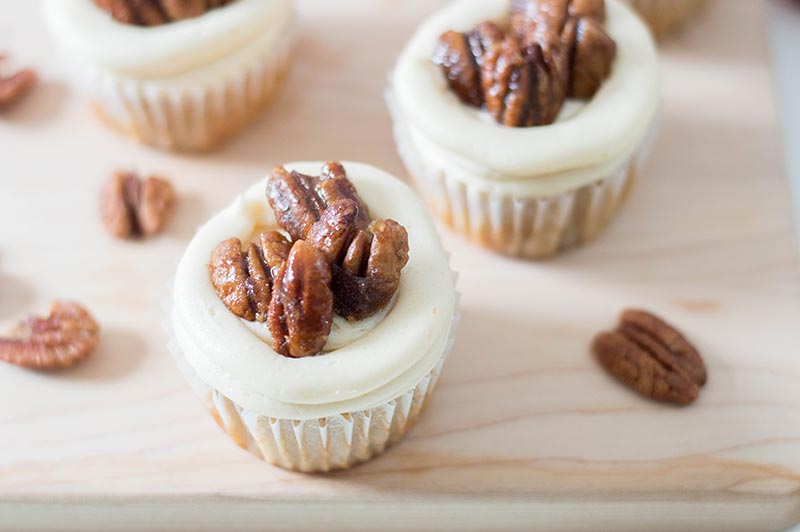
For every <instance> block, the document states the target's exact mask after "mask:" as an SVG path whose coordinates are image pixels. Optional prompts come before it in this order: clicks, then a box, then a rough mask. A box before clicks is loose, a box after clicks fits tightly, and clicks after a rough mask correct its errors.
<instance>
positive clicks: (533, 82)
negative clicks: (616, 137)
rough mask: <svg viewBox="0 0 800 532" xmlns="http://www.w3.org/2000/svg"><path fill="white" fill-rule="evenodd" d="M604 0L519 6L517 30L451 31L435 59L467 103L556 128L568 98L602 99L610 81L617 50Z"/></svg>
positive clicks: (515, 6)
mask: <svg viewBox="0 0 800 532" xmlns="http://www.w3.org/2000/svg"><path fill="white" fill-rule="evenodd" d="M604 19H605V2H604V1H603V0H514V1H513V2H512V4H511V9H510V20H511V24H510V30H509V31H508V32H504V31H503V30H502V29H501V28H500V27H499V26H498V25H496V24H495V23H493V22H482V23H481V24H479V25H478V26H477V27H476V28H475V29H474V30H472V31H469V32H466V33H459V32H454V31H448V32H446V33H444V34H443V35H442V36H441V37H440V39H439V43H438V45H437V47H436V50H435V51H434V54H433V60H434V62H435V63H436V64H438V65H439V66H440V67H441V68H442V70H443V72H444V74H445V76H446V78H447V82H448V84H449V86H450V88H451V89H452V90H453V91H454V92H455V93H456V94H457V95H458V97H459V98H460V99H461V101H463V102H464V103H466V104H468V105H472V106H475V107H481V106H482V107H485V109H486V110H487V112H489V114H490V115H491V116H492V117H493V118H494V119H495V120H496V121H497V122H498V123H500V124H503V125H505V126H508V127H530V126H539V125H547V124H552V123H553V122H555V120H556V119H557V118H558V115H559V113H560V111H561V108H562V107H563V105H564V102H565V101H566V99H567V97H572V98H580V99H588V98H591V97H593V96H594V94H595V93H596V92H597V90H598V89H599V88H600V85H601V84H602V82H603V81H604V80H605V79H606V78H607V77H608V76H609V75H610V73H611V65H612V63H613V60H614V57H615V56H616V44H615V43H614V41H613V39H611V37H610V36H609V35H608V34H607V33H606V32H605V29H604V28H603V20H604Z"/></svg>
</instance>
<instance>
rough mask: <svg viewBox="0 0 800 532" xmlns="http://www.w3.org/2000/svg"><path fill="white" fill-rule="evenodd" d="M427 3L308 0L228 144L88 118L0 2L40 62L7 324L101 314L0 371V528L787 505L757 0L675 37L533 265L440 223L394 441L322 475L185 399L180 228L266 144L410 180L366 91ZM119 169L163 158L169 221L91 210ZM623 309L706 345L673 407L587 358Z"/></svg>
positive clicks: (765, 519)
mask: <svg viewBox="0 0 800 532" xmlns="http://www.w3.org/2000/svg"><path fill="white" fill-rule="evenodd" d="M442 3H443V2H442V1H440V0H437V1H436V2H430V1H423V0H413V1H400V0H381V1H372V0H340V1H337V2H325V1H323V0H300V1H299V2H298V8H299V12H300V22H301V25H302V42H301V44H300V47H299V49H298V51H297V61H296V64H295V66H294V69H293V72H292V74H291V76H290V79H289V80H288V83H287V86H286V87H285V89H284V90H283V91H282V93H281V95H280V97H279V98H278V100H277V101H276V104H275V106H274V107H273V108H272V109H271V110H270V111H268V112H267V113H266V115H265V116H264V117H263V118H262V119H261V120H259V121H258V122H257V123H256V124H255V126H254V127H252V128H251V129H249V130H248V131H247V132H246V133H245V134H244V135H242V136H240V137H239V138H237V139H236V140H235V141H234V142H232V143H231V144H229V145H228V146H226V147H225V148H224V149H223V150H221V151H220V152H217V153H215V154H212V155H208V156H201V157H181V156H175V155H171V154H165V153H160V152H156V151H153V150H150V149H148V148H145V147H141V146H137V145H134V144H132V143H129V142H128V141H127V140H125V139H122V138H120V137H118V136H116V135H115V134H114V133H112V132H110V131H108V130H106V129H104V128H103V127H102V126H101V125H100V124H99V123H98V122H97V121H95V120H94V119H93V118H92V117H91V115H90V110H89V109H88V107H87V105H86V104H85V103H84V102H82V101H81V100H80V99H79V98H77V97H75V96H74V95H73V94H71V93H70V92H69V90H68V89H67V87H66V86H65V83H64V77H63V73H61V72H60V71H59V68H58V67H59V64H58V61H57V59H56V58H55V55H54V50H53V49H52V48H51V46H50V44H49V43H48V41H47V39H46V36H45V33H44V29H43V25H42V21H41V17H40V16H39V10H38V2H13V0H0V7H2V8H5V11H4V12H6V13H8V12H12V11H13V12H14V13H15V16H14V17H13V18H12V17H5V16H4V17H0V48H2V49H3V50H4V51H8V52H9V53H10V54H11V55H12V56H13V58H14V59H15V60H17V61H18V62H19V63H21V64H27V65H32V66H34V67H35V68H37V69H39V70H40V72H41V74H42V78H43V80H44V81H43V83H42V84H41V86H40V87H39V88H38V89H37V90H36V91H35V93H34V94H32V96H31V97H30V98H29V99H28V100H27V101H25V102H24V103H23V104H22V105H20V106H18V107H16V108H14V109H13V110H11V111H10V112H7V113H4V114H3V116H2V117H1V118H0V160H2V162H3V164H2V170H0V172H1V173H0V176H1V177H0V181H1V182H2V188H1V189H0V227H2V230H0V320H5V319H13V318H15V317H16V316H18V315H20V314H21V313H25V312H28V311H30V310H35V309H45V308H46V306H47V304H48V303H49V301H50V300H51V299H53V298H55V297H60V298H72V299H76V300H79V301H82V302H85V303H86V304H87V305H88V306H90V308H92V309H93V311H94V312H95V313H96V315H97V317H98V318H99V320H100V321H101V323H102V325H103V326H104V335H103V338H102V341H101V347H100V349H99V351H98V352H97V353H96V356H94V358H93V359H91V360H90V361H89V362H87V363H86V364H85V365H83V366H81V367H79V368H76V369H75V370H73V371H69V372H67V373H63V374H59V375H41V374H37V373H31V372H28V371H23V370H20V369H17V368H14V367H10V366H3V367H0V529H12V530H16V529H20V528H41V529H45V528H55V529H57V528H65V527H66V528H72V527H75V528H79V529H82V530H92V529H98V530H102V529H109V528H129V529H141V528H144V527H148V528H165V527H168V526H170V525H174V526H184V527H187V528H191V529H202V528H220V527H228V528H236V529H246V528H262V529H263V528H270V527H271V528H280V529H306V528H318V529H327V530H339V529H341V530H350V529H356V528H361V529H375V528H376V527H381V528H384V529H403V528H409V527H414V528H420V529H425V528H435V527H439V529H450V528H456V527H457V528H461V529H469V528H477V529H481V528H483V529H486V528H494V529H501V528H502V529H518V528H526V529H534V528H538V529H540V530H548V531H556V530H565V531H566V530H613V531H625V530H632V531H633V530H636V531H641V530H665V531H666V530H671V531H674V530H688V529H691V530H724V531H735V530H741V531H749V532H752V531H753V530H759V531H761V530H781V529H784V528H786V527H788V526H790V525H791V524H792V523H794V522H797V521H800V358H799V357H798V354H800V327H798V323H800V306H798V302H799V301H800V278H799V277H798V264H797V257H796V255H795V249H796V247H795V241H794V238H795V236H794V234H793V230H792V224H791V219H792V215H791V211H790V204H789V195H788V187H787V183H786V178H785V174H784V168H783V166H782V163H781V161H782V158H781V155H780V151H779V150H780V147H779V138H778V128H777V124H778V121H777V116H776V112H775V107H774V102H773V98H772V88H771V80H770V77H769V70H768V64H767V60H766V58H767V54H766V50H765V35H764V28H763V13H762V11H763V7H762V5H761V3H757V2H746V1H736V2H735V6H736V8H735V9H730V8H729V6H730V5H732V4H734V2H718V3H716V4H714V6H713V7H712V8H711V10H710V12H708V13H706V15H705V16H703V17H702V18H701V19H700V20H699V21H698V23H697V24H696V25H694V26H693V27H691V28H689V29H688V31H687V32H686V33H684V34H683V35H682V36H680V37H679V38H677V39H676V40H673V41H671V42H670V43H668V44H667V45H666V47H665V48H664V56H663V68H662V74H663V104H664V105H663V114H662V121H661V131H660V134H659V137H658V140H657V142H656V145H655V146H654V149H653V156H652V159H651V162H650V164H649V166H648V168H647V171H646V172H645V173H644V175H642V176H641V179H640V182H639V183H638V184H637V187H636V188H635V190H634V191H633V194H632V196H631V198H630V201H629V203H628V205H627V206H626V207H625V208H624V209H623V212H622V214H621V216H620V217H619V219H618V220H617V221H616V222H614V223H613V225H612V227H611V228H610V230H609V231H608V232H607V233H606V234H604V235H603V236H602V237H601V238H600V239H599V240H598V241H597V242H595V243H594V244H592V245H590V246H588V247H586V248H583V249H580V250H577V251H574V252H571V253H568V254H566V255H564V256H562V257H559V258H557V259H554V260H551V261H548V262H544V263H538V264H534V263H527V262H522V261H513V260H508V259H504V258H502V257H498V256H495V255H492V254H490V253H488V252H485V251H483V250H481V249H479V248H476V247H472V246H471V245H469V244H466V243H465V242H463V241H462V240H460V239H459V238H458V237H457V236H456V235H454V234H452V233H450V232H449V231H448V230H447V229H445V228H442V236H443V239H444V243H445V245H446V247H447V248H448V249H449V250H450V251H451V252H452V260H453V266H454V268H455V269H456V270H458V271H460V273H461V277H460V280H459V289H460V291H461V292H462V294H463V300H462V301H463V304H462V310H463V321H462V325H461V327H460V332H459V335H458V340H457V343H456V345H455V348H454V351H453V353H452V356H451V358H450V360H449V361H448V364H447V365H446V366H445V371H444V375H443V378H442V381H441V384H440V386H441V388H440V389H439V391H438V395H437V397H435V399H434V402H433V405H432V407H431V409H430V410H429V411H428V412H427V414H426V416H425V417H424V418H423V420H422V422H421V424H420V425H419V427H418V428H417V429H415V431H414V432H413V433H412V434H411V435H410V437H409V438H408V439H407V440H406V441H404V442H403V443H402V444H400V445H399V446H397V447H396V448H395V449H393V450H391V451H390V452H388V453H387V454H386V455H384V456H383V457H381V458H379V459H377V460H375V461H373V462H371V463H369V464H367V465H365V466H362V467H358V468H356V469H354V470H352V471H350V472H346V473H340V474H336V475H333V476H329V477H323V476H303V475H298V474H293V473H289V472H285V471H281V470H278V469H275V468H272V467H270V466H268V465H265V464H262V463H260V462H258V461H256V460H254V459H253V458H252V457H251V456H249V455H248V454H246V453H245V452H243V451H241V450H239V449H238V448H236V447H235V446H234V445H233V444H232V443H231V442H230V441H229V440H228V439H227V438H226V437H225V436H224V435H223V434H222V433H221V432H220V431H219V429H217V427H216V426H215V425H214V422H213V420H212V419H211V417H210V416H208V414H207V413H206V412H204V411H203V408H202V407H201V405H200V403H199V401H198V400H197V399H196V398H195V397H193V395H192V392H191V390H190V389H189V387H188V385H187V384H186V383H185V382H184V381H183V380H182V378H181V376H180V375H179V373H178V371H177V369H176V367H175V365H174V363H173V361H172V359H171V357H170V355H169V354H168V352H167V350H166V348H165V342H166V340H165V337H164V334H163V333H162V332H161V326H160V322H161V320H162V319H163V317H164V316H163V313H162V310H161V306H160V304H161V301H162V300H163V299H164V298H165V296H166V294H167V284H168V282H169V280H170V278H171V276H172V274H173V271H174V267H175V263H176V261H177V259H178V257H179V256H180V254H181V252H182V250H183V248H184V247H185V245H186V243H187V241H188V239H189V238H191V236H192V234H193V232H194V230H195V228H196V226H197V225H198V224H199V223H201V222H202V221H204V220H205V219H207V218H208V217H209V216H210V215H211V214H212V213H214V212H215V211H217V210H218V209H220V208H222V207H223V206H224V205H226V204H227V203H228V202H230V201H231V199H232V198H233V197H234V196H235V194H236V193H238V192H239V191H241V190H243V189H244V188H245V187H246V186H248V185H249V184H250V183H252V182H253V181H255V180H256V179H257V178H258V177H260V176H261V175H263V174H264V173H266V172H267V171H268V170H269V169H270V168H271V167H272V166H273V165H275V164H277V163H280V162H286V161H291V160H298V159H300V160H302V159H305V160H309V159H312V160H326V159H337V158H338V159H351V160H362V161H364V162H368V163H372V164H376V165H378V166H381V167H384V168H386V169H387V170H389V171H392V172H394V173H396V174H397V175H400V176H404V175H405V172H404V169H403V167H402V165H401V163H400V161H399V159H398V157H397V155H396V152H395V149H394V145H393V141H392V138H391V130H390V120H389V116H388V113H387V111H386V108H385V105H384V103H383V94H382V92H383V90H384V88H385V86H386V75H387V73H388V71H389V68H390V66H391V64H392V61H393V58H394V57H395V56H396V55H397V53H398V52H399V50H400V48H401V47H402V45H403V43H404V41H405V40H406V39H407V38H408V36H409V35H410V33H411V32H412V31H413V28H414V27H415V26H416V24H417V23H418V21H419V20H421V19H422V18H423V17H424V16H425V14H426V13H427V12H429V11H431V10H433V9H434V8H435V7H436V6H438V5H440V4H442ZM12 4H13V6H12ZM732 29H735V31H733V30H732ZM117 169H137V170H141V171H145V172H148V171H153V172H157V173H161V174H164V175H167V176H169V177H171V178H172V179H173V181H174V183H175V185H176V188H177V190H178V193H179V195H180V199H181V204H180V207H179V209H178V212H177V217H176V222H175V223H174V224H173V225H172V226H171V227H170V228H169V230H168V232H167V234H166V235H164V236H163V237H160V238H156V239H154V240H151V241H148V242H145V243H133V244H131V243H124V242H118V241H115V240H113V239H111V238H110V237H108V236H107V235H106V234H105V233H104V231H103V228H102V226H101V224H100V223H99V220H98V217H97V207H96V196H97V190H98V187H99V184H100V183H101V182H102V181H103V180H104V179H105V178H106V177H107V175H108V174H109V173H110V172H113V171H115V170H117ZM631 305H635V306H641V307H645V308H650V309H653V310H654V311H657V312H659V313H660V314H662V315H663V316H664V317H665V318H667V319H668V320H669V321H671V322H674V323H675V324H676V325H678V326H679V327H680V328H681V329H682V330H683V331H684V332H685V333H686V335H687V336H688V337H689V338H691V339H692V341H694V342H695V343H696V344H697V345H698V346H699V348H700V349H701V351H702V352H703V353H704V354H705V356H706V360H707V363H708V366H709V374H710V379H709V383H708V385H707V387H706V389H705V390H704V392H703V394H702V396H701V398H700V400H699V401H698V403H697V404H696V405H695V406H693V407H692V408H689V409H686V410H679V409H675V408H671V407H664V406H660V405H656V404H652V403H649V402H646V401H643V400H641V399H640V398H639V397H637V396H635V395H633V394H632V393H630V392H628V391H627V390H625V389H623V388H621V387H619V386H618V385H617V384H616V383H615V382H614V381H613V380H611V379H610V378H609V377H607V376H606V375H605V374H604V373H603V372H602V371H601V370H599V368H598V367H597V366H596V365H595V363H594V362H593V360H592V358H591V356H590V353H589V350H588V345H589V342H590V339H591V337H592V335H593V334H594V333H595V332H597V331H599V330H601V329H603V328H606V327H610V326H612V325H613V323H614V321H615V316H616V313H617V312H618V311H619V310H620V309H621V308H623V307H625V306H631ZM67 516H69V517H68V519H69V521H68V523H69V524H68V525H65V519H67Z"/></svg>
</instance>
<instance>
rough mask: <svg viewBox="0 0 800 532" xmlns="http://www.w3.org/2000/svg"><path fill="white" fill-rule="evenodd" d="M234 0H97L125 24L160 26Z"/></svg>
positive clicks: (202, 12) (198, 14)
mask: <svg viewBox="0 0 800 532" xmlns="http://www.w3.org/2000/svg"><path fill="white" fill-rule="evenodd" d="M232 1H233V0H95V4H97V5H98V6H99V7H100V8H102V9H104V10H105V11H107V12H108V13H109V14H110V15H111V17H112V18H114V19H115V20H116V21H118V22H122V23H123V24H132V25H135V26H160V25H162V24H167V23H170V22H177V21H179V20H184V19H188V18H194V17H199V16H201V15H204V14H205V13H207V12H208V11H209V10H211V9H214V8H216V7H221V6H223V5H226V4H229V3H231V2H232Z"/></svg>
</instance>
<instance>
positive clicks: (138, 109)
mask: <svg viewBox="0 0 800 532" xmlns="http://www.w3.org/2000/svg"><path fill="white" fill-rule="evenodd" d="M293 37H294V32H293V29H292V28H291V27H289V28H287V29H286V31H285V33H284V34H283V35H282V36H281V37H280V38H279V39H278V44H277V45H275V43H270V46H269V47H265V49H263V50H261V51H260V52H259V53H258V54H257V57H256V58H255V59H252V60H251V61H250V62H249V63H245V64H243V65H242V67H241V68H238V69H232V70H230V71H229V72H228V73H227V75H223V76H221V77H220V78H218V79H215V80H214V81H213V82H210V83H208V84H206V85H200V84H194V85H192V86H190V87H184V86H181V87H178V86H176V87H170V86H168V84H167V83H159V82H153V81H147V80H135V79H128V78H122V77H118V76H115V75H114V74H112V73H110V72H108V71H106V70H103V69H101V68H98V67H96V66H95V65H92V64H89V63H79V62H76V61H73V60H70V59H69V58H66V60H67V61H68V63H69V65H70V71H71V74H72V76H71V77H72V79H73V83H74V84H75V85H76V86H77V87H78V89H79V90H80V91H81V92H83V93H84V94H86V95H87V96H88V97H89V98H90V100H91V101H92V104H93V107H94V108H95V110H96V112H97V114H98V115H99V116H100V118H101V119H102V120H103V121H105V122H106V123H108V124H109V125H110V126H112V127H114V128H115V129H117V130H119V131H120V132H122V133H124V134H126V135H129V136H131V137H133V138H135V139H137V140H138V141H140V142H143V143H145V144H150V145H153V146H156V147H159V148H163V149H170V150H179V151H203V150H207V149H209V148H212V147H214V146H215V145H217V144H219V143H220V142H222V141H223V140H225V139H226V138H228V137H230V136H231V135H232V134H234V133H236V132H237V131H239V130H241V129H242V128H243V127H245V126H246V125H247V124H248V123H249V122H251V121H252V120H253V119H254V118H255V117H257V116H258V114H259V113H258V112H259V111H260V110H261V109H263V108H264V107H266V105H267V104H268V103H269V102H270V101H271V99H272V97H273V96H274V94H275V92H276V90H277V88H278V87H279V86H280V85H281V83H282V81H283V78H284V77H285V74H286V71H287V70H288V67H289V64H290V57H291V51H292V46H293V40H294V39H293Z"/></svg>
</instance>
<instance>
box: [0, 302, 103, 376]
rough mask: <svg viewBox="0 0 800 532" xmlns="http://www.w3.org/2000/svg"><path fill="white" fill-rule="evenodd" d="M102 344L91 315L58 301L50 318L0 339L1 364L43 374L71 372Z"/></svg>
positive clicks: (34, 321) (27, 323)
mask: <svg viewBox="0 0 800 532" xmlns="http://www.w3.org/2000/svg"><path fill="white" fill-rule="evenodd" d="M99 340H100V326H99V325H98V324H97V322H96V321H95V320H94V318H92V316H91V314H89V311H87V310H86V309H85V308H83V307H82V306H81V305H78V304H77V303H63V302H59V301H57V302H55V303H53V305H52V307H51V308H50V315H49V316H48V317H46V318H41V317H37V316H33V317H30V318H28V319H27V320H26V321H22V322H20V323H19V325H18V326H17V327H16V329H14V330H13V331H11V335H10V336H9V337H3V338H0V360H2V361H4V362H8V363H10V364H15V365H17V366H22V367H26V368H33V369H40V370H56V369H63V368H68V367H70V366H74V365H75V364H77V363H78V362H81V361H82V360H84V359H85V358H86V357H87V356H89V354H90V353H91V352H92V351H94V349H95V348H96V347H97V344H98V342H99Z"/></svg>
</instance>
